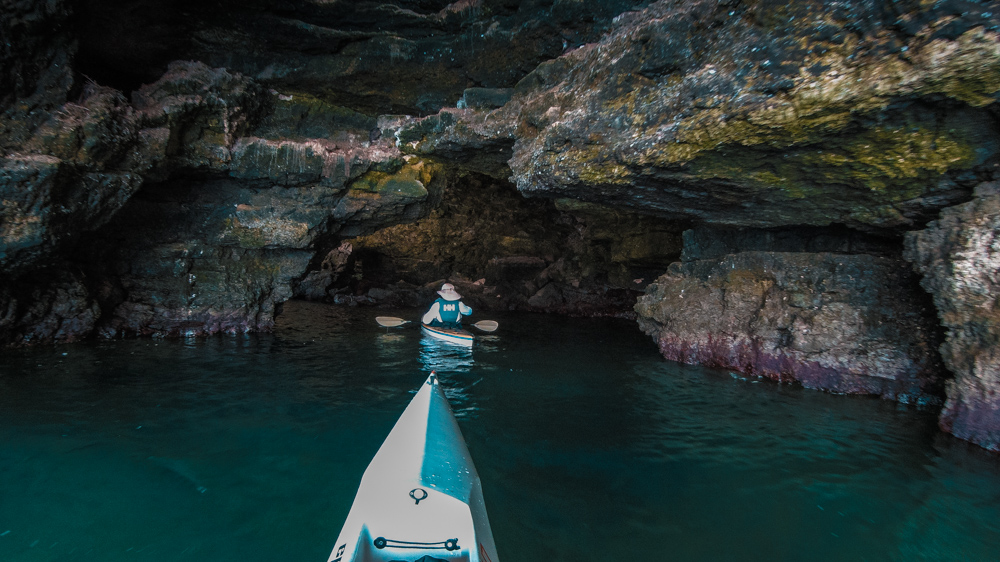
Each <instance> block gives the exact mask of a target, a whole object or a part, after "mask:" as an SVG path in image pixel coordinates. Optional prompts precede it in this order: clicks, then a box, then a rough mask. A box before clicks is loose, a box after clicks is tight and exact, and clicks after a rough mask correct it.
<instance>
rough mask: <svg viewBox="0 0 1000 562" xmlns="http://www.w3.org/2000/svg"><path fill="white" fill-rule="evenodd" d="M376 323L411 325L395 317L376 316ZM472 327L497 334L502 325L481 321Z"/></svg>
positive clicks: (490, 321)
mask: <svg viewBox="0 0 1000 562" xmlns="http://www.w3.org/2000/svg"><path fill="white" fill-rule="evenodd" d="M375 321H376V322H378V325H379V326H382V327H383V328H398V327H399V326H402V325H403V324H409V323H410V321H409V320H403V319H402V318H395V317H393V316H376V317H375ZM472 325H473V326H475V327H476V328H479V329H480V330H482V331H484V332H495V331H496V330H497V328H499V327H500V324H497V322H496V321H495V320H480V321H479V322H476V323H475V324H472Z"/></svg>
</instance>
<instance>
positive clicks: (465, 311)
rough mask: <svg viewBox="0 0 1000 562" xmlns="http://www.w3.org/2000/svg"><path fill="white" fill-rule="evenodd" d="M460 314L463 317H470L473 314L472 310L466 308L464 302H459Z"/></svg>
mask: <svg viewBox="0 0 1000 562" xmlns="http://www.w3.org/2000/svg"><path fill="white" fill-rule="evenodd" d="M458 312H459V313H461V314H462V316H468V315H470V314H472V309H471V308H469V307H468V306H466V305H465V303H464V302H462V301H458Z"/></svg>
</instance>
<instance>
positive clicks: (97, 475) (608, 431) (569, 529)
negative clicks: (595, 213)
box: [0, 303, 1000, 562]
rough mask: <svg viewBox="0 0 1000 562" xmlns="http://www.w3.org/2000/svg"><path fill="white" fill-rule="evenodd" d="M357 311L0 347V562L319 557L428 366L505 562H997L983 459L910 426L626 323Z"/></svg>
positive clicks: (992, 474)
mask: <svg viewBox="0 0 1000 562" xmlns="http://www.w3.org/2000/svg"><path fill="white" fill-rule="evenodd" d="M376 314H385V311H374V310H371V309H344V308H333V307H327V306H322V305H309V304H301V303H291V304H290V305H289V306H288V307H287V308H286V313H285V314H284V315H283V316H282V318H281V321H280V324H279V326H278V329H277V330H276V332H275V333H274V334H270V335H260V336H236V337H231V336H226V337H217V338H209V339H190V340H166V341H164V340H149V339H143V340H129V341H115V342H105V343H92V344H83V345H69V346H60V347H55V348H53V347H49V348H40V349H33V350H26V351H5V352H3V357H2V358H3V366H2V371H0V561H3V562H28V561H31V562H35V561H60V562H67V561H74V560H101V561H118V560H122V561H125V560H142V561H157V562H158V561H188V560H190V561H205V562H209V561H211V562H230V561H233V562H237V561H238V562H256V561H261V562H264V561H267V562H272V561H296V562H324V561H325V560H326V556H327V555H328V554H329V552H330V549H331V548H332V547H333V541H334V540H336V537H337V534H338V532H339V531H340V527H341V525H342V524H343V522H344V519H345V518H346V516H347V511H348V509H349V508H350V505H351V501H352V500H353V498H354V493H355V492H356V491H357V486H358V483H359V482H360V480H361V475H362V473H363V472H364V469H365V467H366V466H367V464H368V462H369V461H370V460H371V458H372V456H373V455H374V454H375V451H376V450H377V449H378V447H379V445H380V444H381V442H382V440H383V439H384V438H385V436H386V435H387V434H388V432H389V430H390V429H391V428H392V425H393V424H394V423H395V421H396V419H397V417H398V416H399V414H400V413H402V410H403V408H404V407H405V406H406V404H407V403H408V402H409V399H410V397H411V396H412V394H413V392H414V391H415V390H416V389H417V388H418V386H419V385H420V383H421V382H422V381H423V380H424V379H425V378H426V376H427V373H428V372H429V371H430V370H431V369H436V370H437V371H438V372H439V374H440V375H441V380H442V382H444V383H445V385H446V386H447V389H448V390H447V394H448V396H449V399H450V401H451V403H452V407H453V408H454V410H455V412H456V415H457V416H458V418H459V425H460V426H461V428H462V431H463V433H464V434H465V437H466V440H467V442H468V445H469V449H470V451H471V452H472V456H473V458H474V459H475V462H476V466H477V468H478V469H479V472H480V475H481V477H482V480H483V489H484V493H485V496H486V502H487V507H488V509H489V515H490V519H491V522H492V525H493V530H494V535H495V537H496V542H497V548H498V550H499V554H500V557H501V558H502V560H503V561H504V562H520V561H525V562H527V561H532V562H538V561H574V562H578V561H609V560H611V561H628V560H652V561H659V560H664V561H666V560H678V561H688V560H690V561H703V560H711V561H716V560H767V561H772V562H773V561H781V560H788V561H797V560H811V561H825V560H838V561H840V560H893V561H896V560H900V561H902V560H934V561H945V560H956V561H957V560H963V561H969V560H972V561H978V560H983V561H986V560H997V559H1000V461H998V459H997V458H996V457H995V456H992V455H989V454H986V453H984V452H982V451H980V450H978V449H976V448H974V447H969V446H966V445H964V444H963V443H961V442H957V441H954V440H952V439H949V438H946V437H944V436H942V435H940V434H938V432H937V429H936V426H935V416H934V413H933V412H926V411H919V410H915V409H912V408H908V407H901V406H898V405H896V404H892V403H888V402H884V401H881V400H878V399H870V398H857V397H841V396H831V395H827V394H823V393H820V392H815V391H809V390H804V389H801V388H799V387H796V386H788V385H777V384H773V383H770V382H758V381H754V380H746V379H741V378H739V377H736V376H733V375H731V374H729V373H727V372H725V371H712V370H707V369H700V368H694V367H687V366H681V365H676V364H672V363H667V362H665V361H663V360H662V359H661V358H660V356H659V355H658V354H657V352H656V349H655V346H654V345H653V343H652V340H651V339H650V338H648V337H646V336H644V335H642V334H641V333H639V332H638V331H637V329H636V327H635V324H634V323H633V322H627V321H615V320H579V319H566V318H556V317H545V316H536V315H503V316H500V317H496V316H493V317H494V318H496V319H497V320H499V321H500V322H501V328H500V330H499V331H497V332H496V333H495V334H494V335H491V336H488V337H484V338H481V339H480V341H478V342H477V344H476V347H475V349H474V350H473V351H472V352H471V353H469V352H463V351H458V350H455V349H454V348H446V347H440V346H437V345H434V344H432V343H430V342H428V341H426V340H424V339H423V338H422V336H421V335H420V333H419V331H418V330H416V329H413V328H409V329H396V330H393V331H386V330H385V329H382V328H379V327H378V326H377V325H376V324H375V322H374V320H373V318H374V316H375V315H376ZM418 314H419V311H400V312H399V313H398V315H406V316H408V317H412V318H416V317H417V316H418Z"/></svg>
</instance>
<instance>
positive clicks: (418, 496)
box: [327, 373, 498, 562]
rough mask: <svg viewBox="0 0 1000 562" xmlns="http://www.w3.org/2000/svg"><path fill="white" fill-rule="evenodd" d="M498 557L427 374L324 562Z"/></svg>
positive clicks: (447, 409) (457, 438)
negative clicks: (326, 561)
mask: <svg viewBox="0 0 1000 562" xmlns="http://www.w3.org/2000/svg"><path fill="white" fill-rule="evenodd" d="M419 559H423V560H425V561H427V562H431V561H444V562H458V561H462V562H498V558H497V553H496V545H495V543H494V541H493V532H492V530H491V529H490V522H489V518H488V517H487V515H486V503H485V501H484V500H483V492H482V485H481V483H480V480H479V474H478V473H477V472H476V467H475V465H474V464H473V463H472V457H471V456H470V455H469V450H468V447H467V446H466V444H465V439H464V438H463V437H462V433H461V430H460V429H459V427H458V423H457V421H456V420H455V416H454V414H453V413H452V411H451V406H450V405H449V404H448V399H447V398H446V397H445V395H444V392H443V391H442V390H441V388H440V386H439V385H438V381H437V376H436V375H435V374H434V373H431V376H430V377H429V378H428V379H427V381H426V382H425V383H424V384H423V385H421V387H420V389H419V390H418V391H417V394H416V395H415V396H414V397H413V399H412V400H411V401H410V404H409V405H408V406H407V407H406V409H405V410H404V411H403V414H402V415H401V416H400V418H399V420H398V421H397V422H396V425H395V426H394V427H393V428H392V431H390V432H389V436H388V437H386V440H385V442H384V443H382V446H381V447H380V448H379V450H378V452H377V453H376V454H375V457H374V458H373V459H372V461H371V463H370V464H369V465H368V468H367V469H366V470H365V473H364V476H363V477H362V479H361V485H360V486H359V487H358V493H357V496H356V497H355V499H354V504H353V505H352V506H351V510H350V512H349V513H348V515H347V520H346V521H345V523H344V527H343V529H342V530H341V532H340V536H339V537H338V538H337V542H336V544H335V545H334V548H333V551H332V552H331V553H330V557H329V558H328V559H327V560H328V562H391V561H400V560H411V561H412V560H419Z"/></svg>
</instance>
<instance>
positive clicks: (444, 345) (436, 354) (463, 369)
mask: <svg viewBox="0 0 1000 562" xmlns="http://www.w3.org/2000/svg"><path fill="white" fill-rule="evenodd" d="M420 363H421V364H422V365H423V367H424V370H425V371H427V372H430V371H437V372H438V373H468V372H469V371H470V370H471V369H472V365H473V363H474V361H473V360H472V348H471V347H467V346H464V345H457V344H453V343H448V342H446V341H443V340H439V339H436V338H432V337H431V336H428V335H426V334H421V337H420Z"/></svg>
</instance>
